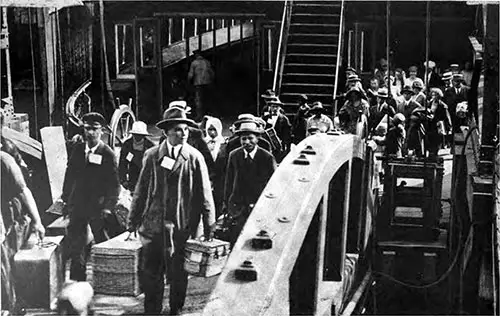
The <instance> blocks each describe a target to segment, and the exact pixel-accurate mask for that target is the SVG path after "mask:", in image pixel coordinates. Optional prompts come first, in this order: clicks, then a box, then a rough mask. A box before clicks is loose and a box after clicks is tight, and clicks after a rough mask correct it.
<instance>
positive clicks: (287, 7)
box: [273, 0, 293, 94]
mask: <svg viewBox="0 0 500 316" xmlns="http://www.w3.org/2000/svg"><path fill="white" fill-rule="evenodd" d="M292 2H293V0H285V4H284V6H283V15H282V17H281V27H280V37H279V41H278V51H277V52H276V64H275V65H274V79H273V90H274V91H276V94H278V92H279V91H278V90H279V88H280V87H281V78H282V76H283V68H284V62H285V54H286V43H287V41H288V32H289V29H290V14H291V4H292ZM278 75H279V82H278Z"/></svg>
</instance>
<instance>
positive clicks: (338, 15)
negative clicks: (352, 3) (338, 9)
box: [292, 13, 340, 18]
mask: <svg viewBox="0 0 500 316" xmlns="http://www.w3.org/2000/svg"><path fill="white" fill-rule="evenodd" d="M294 16H300V17H315V16H330V17H334V16H335V17H338V18H340V14H336V13H292V18H293V17H294Z"/></svg>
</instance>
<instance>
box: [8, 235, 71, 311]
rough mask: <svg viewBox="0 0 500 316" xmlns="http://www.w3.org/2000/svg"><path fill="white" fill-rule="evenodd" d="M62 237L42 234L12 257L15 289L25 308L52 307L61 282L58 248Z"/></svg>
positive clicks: (55, 301) (60, 261)
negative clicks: (43, 235) (38, 239)
mask: <svg viewBox="0 0 500 316" xmlns="http://www.w3.org/2000/svg"><path fill="white" fill-rule="evenodd" d="M62 239H63V236H51V237H45V238H44V239H43V241H42V243H41V244H36V245H35V246H34V247H33V248H31V249H21V250H19V251H18V252H17V253H16V255H15V256H14V264H15V267H16V268H15V274H14V276H15V278H16V292H17V297H18V300H19V302H20V303H21V304H22V306H23V307H25V308H46V309H54V308H55V307H56V303H57V295H58V293H59V291H60V290H61V287H62V284H63V282H64V273H63V272H64V270H63V266H62V259H61V249H60V247H59V245H60V243H61V241H62Z"/></svg>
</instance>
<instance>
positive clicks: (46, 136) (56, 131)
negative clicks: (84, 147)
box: [40, 126, 68, 202]
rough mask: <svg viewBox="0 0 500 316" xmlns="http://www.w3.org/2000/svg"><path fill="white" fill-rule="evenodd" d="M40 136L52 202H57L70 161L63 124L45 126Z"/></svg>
mask: <svg viewBox="0 0 500 316" xmlns="http://www.w3.org/2000/svg"><path fill="white" fill-rule="evenodd" d="M40 136H41V137H42V144H43V153H44V156H45V164H46V165H47V174H48V176H49V184H50V193H51V194H52V202H55V201H56V200H57V199H58V198H59V197H60V196H61V194H62V188H63V183H64V174H65V172H66V165H67V163H68V154H67V152H66V141H65V139H64V131H63V128H62V126H49V127H44V128H42V129H40Z"/></svg>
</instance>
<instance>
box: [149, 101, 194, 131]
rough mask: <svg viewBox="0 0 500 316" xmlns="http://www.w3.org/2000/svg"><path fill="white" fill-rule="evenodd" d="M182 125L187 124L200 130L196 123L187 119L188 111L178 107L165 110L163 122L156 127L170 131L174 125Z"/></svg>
mask: <svg viewBox="0 0 500 316" xmlns="http://www.w3.org/2000/svg"><path fill="white" fill-rule="evenodd" d="M181 123H185V124H187V125H189V126H191V127H194V128H199V126H198V124H196V123H195V121H193V120H191V119H188V118H187V116H186V111H184V110H182V109H180V108H177V107H173V108H170V109H167V110H165V112H163V120H161V121H160V122H158V123H156V126H157V127H158V128H161V129H163V130H168V129H169V128H170V126H172V125H173V124H181Z"/></svg>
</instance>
